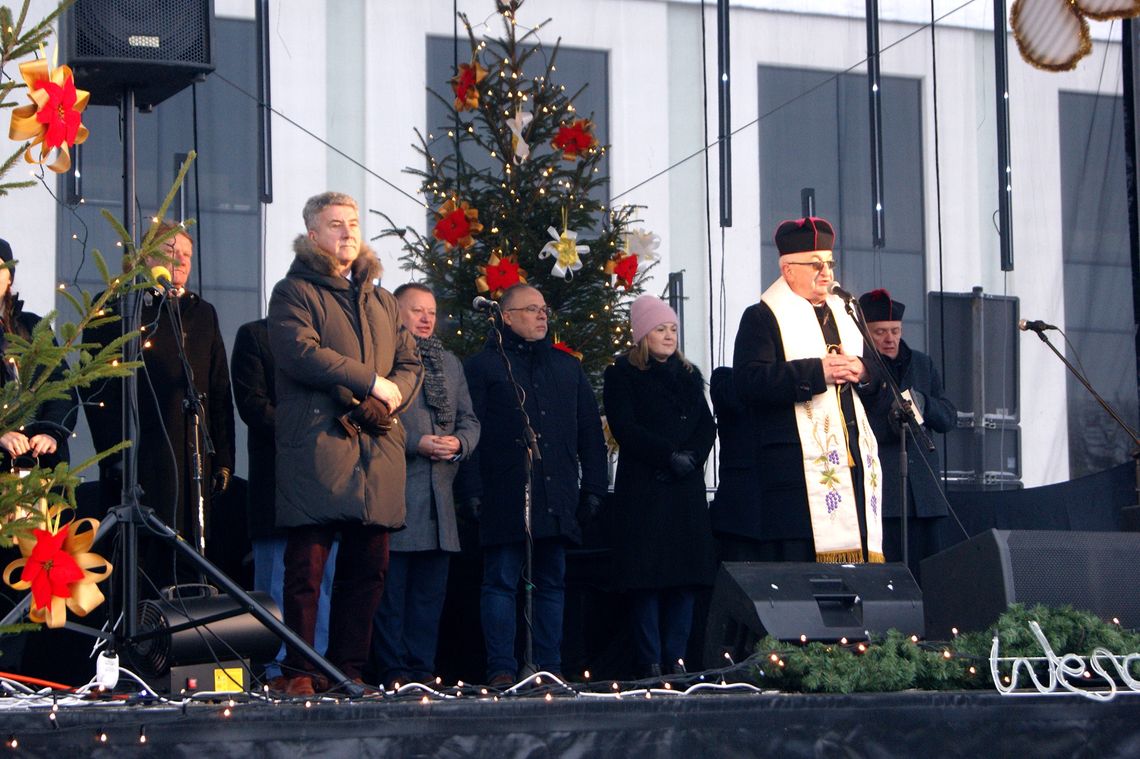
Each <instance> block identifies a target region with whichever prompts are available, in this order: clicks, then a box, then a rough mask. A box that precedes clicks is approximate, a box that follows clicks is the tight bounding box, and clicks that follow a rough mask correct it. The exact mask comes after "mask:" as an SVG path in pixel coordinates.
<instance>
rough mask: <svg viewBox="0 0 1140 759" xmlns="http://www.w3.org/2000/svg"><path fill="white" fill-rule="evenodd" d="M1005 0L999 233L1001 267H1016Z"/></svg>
mask: <svg viewBox="0 0 1140 759" xmlns="http://www.w3.org/2000/svg"><path fill="white" fill-rule="evenodd" d="M1005 18H1006V15H1005V0H994V94H995V97H996V99H997V154H998V174H997V180H998V235H999V243H1000V245H1001V270H1002V271H1013V204H1012V199H1013V173H1012V169H1011V167H1010V157H1009V75H1008V74H1009V72H1008V68H1009V56H1008V54H1007V52H1006V26H1005Z"/></svg>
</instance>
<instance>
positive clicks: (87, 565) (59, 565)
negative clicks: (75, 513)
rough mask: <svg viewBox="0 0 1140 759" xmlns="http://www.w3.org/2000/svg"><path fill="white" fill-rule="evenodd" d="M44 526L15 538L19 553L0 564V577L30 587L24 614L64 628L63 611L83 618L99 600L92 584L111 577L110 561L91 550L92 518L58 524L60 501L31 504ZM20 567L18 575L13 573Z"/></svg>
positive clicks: (94, 524)
mask: <svg viewBox="0 0 1140 759" xmlns="http://www.w3.org/2000/svg"><path fill="white" fill-rule="evenodd" d="M36 510H37V511H38V512H39V513H40V514H42V515H43V518H44V522H45V523H46V525H47V529H42V528H38V527H37V528H35V529H34V530H32V534H31V535H30V536H22V537H19V538H18V539H17V544H18V545H19V546H20V554H21V555H22V556H23V558H20V559H16V560H15V561H13V562H11V563H10V564H8V566H7V567H5V568H4V574H3V578H4V582H5V583H7V584H8V585H9V586H11V587H12V588H14V589H16V590H31V591H32V604H31V608H30V610H29V611H28V619H30V620H31V621H33V622H38V623H40V624H46V625H47V626H48V627H63V624H64V622H66V621H67V612H68V610H70V611H71V613H72V614H75V615H76V616H78V617H85V616H87V614H88V613H90V612H91V610H92V609H95V608H96V607H98V606H99V604H101V603H103V592H102V591H101V590H99V587H98V586H97V585H96V583H99V582H102V581H103V580H106V579H107V578H108V577H110V576H111V572H112V570H113V567H112V566H111V563H110V562H109V561H107V560H106V559H104V558H103V557H102V556H100V555H99V554H97V553H91V551H90V549H91V545H92V543H94V542H95V533H96V532H98V530H99V520H97V519H90V518H89V519H77V520H73V521H71V522H69V523H68V524H60V516H61V514H62V512H63V510H64V507H63V506H53V507H51V508H50V509H49V508H48V505H47V501H46V500H45V499H43V498H41V499H40V500H39V503H37V504H36ZM17 570H20V579H19V580H15V581H14V580H13V579H12V576H13V574H15V572H16V571H17Z"/></svg>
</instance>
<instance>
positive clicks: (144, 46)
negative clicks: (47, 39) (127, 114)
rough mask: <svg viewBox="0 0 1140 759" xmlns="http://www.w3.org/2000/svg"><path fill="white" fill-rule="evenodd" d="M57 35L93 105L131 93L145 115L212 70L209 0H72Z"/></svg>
mask: <svg viewBox="0 0 1140 759" xmlns="http://www.w3.org/2000/svg"><path fill="white" fill-rule="evenodd" d="M61 36H62V38H63V45H64V57H65V58H66V60H67V63H68V65H70V66H71V68H72V70H74V72H75V81H76V84H78V85H79V86H80V87H82V88H83V89H85V90H89V91H90V92H91V104H92V105H119V102H120V100H121V97H122V92H123V90H124V89H128V88H129V89H131V90H132V91H133V92H134V94H135V103H136V105H137V106H138V107H139V108H140V109H143V110H147V109H149V108H151V107H153V106H154V105H156V104H158V103H161V102H162V101H163V100H166V99H167V98H169V97H170V96H172V95H174V94H175V93H177V92H178V91H179V90H182V89H184V88H186V87H188V86H190V85H191V84H193V83H194V82H200V81H202V80H204V79H205V77H206V75H207V74H209V73H210V72H212V71H213V70H214V3H213V0H76V2H75V4H74V5H73V6H72V7H71V8H70V9H68V11H67V12H66V13H65V14H64V17H63V24H62V35H61Z"/></svg>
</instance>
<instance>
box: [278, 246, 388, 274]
mask: <svg viewBox="0 0 1140 759" xmlns="http://www.w3.org/2000/svg"><path fill="white" fill-rule="evenodd" d="M293 253H294V254H295V255H296V257H295V258H294V260H293V265H292V266H291V267H290V269H289V273H290V274H294V273H296V274H301V273H303V272H301V271H299V270H298V265H300V266H303V267H304V268H306V269H309V270H310V271H312V272H313V273H314V274H317V275H319V276H322V277H332V278H334V279H341V280H342V281H343V278H342V277H341V276H340V264H339V263H338V262H337V260H336V258H334V257H333V256H332V255H330V254H328V253H326V252H325V251H323V250H321V249H320V248H318V247H317V246H316V244H314V243H313V241H312V240H310V239H309V236H308V235H306V234H300V235H297V239H295V240H294V241H293ZM383 273H384V267H383V266H382V265H381V263H380V259H379V258H377V257H376V251H374V250H372V248H370V247H368V245H367V244H366V243H364V242H363V241H362V242H361V243H360V255H358V256H357V257H356V260H355V261H353V262H352V279H353V281H354V282H356V283H357V284H358V285H359V284H363V283H365V282H369V283H371V282H375V281H376V280H378V279H379V278H380V275H382V274H383Z"/></svg>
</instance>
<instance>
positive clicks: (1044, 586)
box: [922, 530, 1140, 640]
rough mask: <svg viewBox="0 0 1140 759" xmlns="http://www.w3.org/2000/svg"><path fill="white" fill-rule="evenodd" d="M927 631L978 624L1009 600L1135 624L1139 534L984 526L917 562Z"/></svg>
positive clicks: (940, 635) (1139, 601)
mask: <svg viewBox="0 0 1140 759" xmlns="http://www.w3.org/2000/svg"><path fill="white" fill-rule="evenodd" d="M922 587H923V593H924V598H925V600H926V604H925V605H926V631H927V634H928V635H929V636H930V637H931V638H933V639H937V640H949V639H950V638H951V637H952V635H953V628H957V629H958V630H959V631H961V632H968V631H972V630H984V629H986V628H988V627H989V626H990V625H992V624H993V623H994V622H996V621H997V618H998V617H1000V616H1001V614H1002V612H1004V611H1005V610H1006V608H1007V607H1008V606H1009V605H1010V604H1012V603H1020V604H1027V605H1032V604H1038V603H1040V604H1046V605H1049V606H1063V605H1069V606H1072V607H1074V608H1077V609H1084V610H1087V611H1090V612H1092V613H1094V614H1096V615H1097V616H1099V617H1101V618H1103V619H1105V620H1111V619H1114V618H1115V619H1118V620H1120V624H1121V625H1123V626H1124V627H1129V628H1138V627H1140V595H1138V594H1137V593H1136V589H1137V588H1138V587H1140V534H1137V533H1125V532H1069V531H1062V530H988V531H987V532H984V533H982V534H980V535H975V536H974V537H972V538H970V539H969V540H966V541H964V542H962V543H959V544H958V545H956V546H953V547H951V548H948V549H947V550H945V551H942V552H941V553H938V554H935V555H934V556H931V557H929V558H927V559H925V560H924V561H923V562H922Z"/></svg>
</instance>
